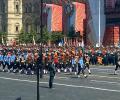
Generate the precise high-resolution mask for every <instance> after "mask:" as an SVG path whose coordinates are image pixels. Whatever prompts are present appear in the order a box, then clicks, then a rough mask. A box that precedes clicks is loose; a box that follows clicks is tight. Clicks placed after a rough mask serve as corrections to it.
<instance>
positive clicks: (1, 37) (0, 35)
mask: <svg viewBox="0 0 120 100" xmlns="http://www.w3.org/2000/svg"><path fill="white" fill-rule="evenodd" d="M6 42H7V33H6V32H0V43H1V44H6Z"/></svg>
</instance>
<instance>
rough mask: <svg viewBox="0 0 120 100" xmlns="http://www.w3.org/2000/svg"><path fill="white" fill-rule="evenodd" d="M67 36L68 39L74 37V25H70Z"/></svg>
mask: <svg viewBox="0 0 120 100" xmlns="http://www.w3.org/2000/svg"><path fill="white" fill-rule="evenodd" d="M67 36H68V38H70V39H72V38H74V37H75V28H74V26H71V28H70V31H69V33H68V35H67Z"/></svg>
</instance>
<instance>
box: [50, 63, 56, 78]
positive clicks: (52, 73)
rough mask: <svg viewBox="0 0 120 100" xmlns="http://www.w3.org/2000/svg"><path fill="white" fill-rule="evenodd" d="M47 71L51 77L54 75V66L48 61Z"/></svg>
mask: <svg viewBox="0 0 120 100" xmlns="http://www.w3.org/2000/svg"><path fill="white" fill-rule="evenodd" d="M49 72H50V76H51V77H54V76H55V66H54V65H53V64H52V63H49Z"/></svg>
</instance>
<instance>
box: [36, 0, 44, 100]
mask: <svg viewBox="0 0 120 100" xmlns="http://www.w3.org/2000/svg"><path fill="white" fill-rule="evenodd" d="M42 13H43V0H40V37H41V43H40V44H41V47H40V54H39V58H38V64H37V100H40V92H39V71H40V67H42V38H43V34H42V31H43V27H42V25H43V23H42V20H43V18H42V17H43V16H42ZM39 65H40V66H39ZM41 69H42V68H41ZM41 72H42V71H41ZM40 74H41V75H40V77H42V73H40Z"/></svg>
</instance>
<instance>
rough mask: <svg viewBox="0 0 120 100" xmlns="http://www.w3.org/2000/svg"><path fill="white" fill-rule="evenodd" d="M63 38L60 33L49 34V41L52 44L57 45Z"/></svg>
mask: <svg viewBox="0 0 120 100" xmlns="http://www.w3.org/2000/svg"><path fill="white" fill-rule="evenodd" d="M63 38H64V35H63V33H62V32H52V34H51V41H52V42H54V43H58V42H59V41H60V40H61V39H63Z"/></svg>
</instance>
